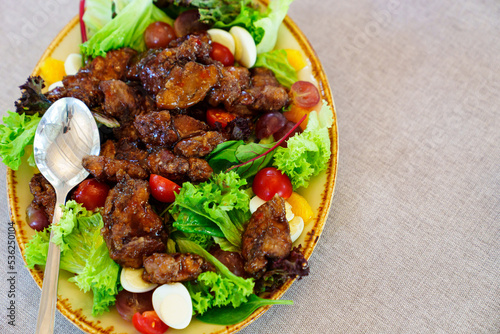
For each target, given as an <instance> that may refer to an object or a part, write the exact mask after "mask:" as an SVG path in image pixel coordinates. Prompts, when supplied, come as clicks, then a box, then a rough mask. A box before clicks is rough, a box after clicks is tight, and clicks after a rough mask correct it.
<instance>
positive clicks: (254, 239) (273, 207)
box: [241, 195, 292, 276]
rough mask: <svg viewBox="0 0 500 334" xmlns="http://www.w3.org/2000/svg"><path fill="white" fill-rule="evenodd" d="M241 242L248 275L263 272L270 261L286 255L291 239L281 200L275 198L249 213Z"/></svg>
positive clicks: (276, 196) (288, 251)
mask: <svg viewBox="0 0 500 334" xmlns="http://www.w3.org/2000/svg"><path fill="white" fill-rule="evenodd" d="M242 243H243V244H242V252H241V254H242V255H243V258H244V259H245V271H246V272H247V273H249V274H250V275H254V276H259V275H260V274H261V273H262V272H263V271H265V269H266V266H267V263H268V260H269V259H281V258H285V257H287V256H288V254H289V253H290V250H291V249H292V240H291V238H290V225H288V221H287V220H286V211H285V201H284V200H283V198H281V197H279V196H278V195H275V196H274V197H273V199H272V200H270V201H268V202H266V203H265V204H263V205H261V206H260V207H259V208H258V209H257V210H256V211H255V212H254V213H253V214H252V218H250V221H249V222H248V226H247V228H246V230H245V232H244V233H243V241H242Z"/></svg>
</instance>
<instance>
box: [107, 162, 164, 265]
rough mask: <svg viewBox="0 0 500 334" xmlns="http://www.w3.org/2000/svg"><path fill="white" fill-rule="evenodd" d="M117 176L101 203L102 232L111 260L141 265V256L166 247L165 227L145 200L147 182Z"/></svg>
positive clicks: (146, 198) (161, 250)
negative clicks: (114, 183)
mask: <svg viewBox="0 0 500 334" xmlns="http://www.w3.org/2000/svg"><path fill="white" fill-rule="evenodd" d="M120 173H123V172H120ZM118 179H120V182H118V183H117V185H116V186H115V187H114V188H112V189H111V190H110V192H109V194H108V197H107V198H106V203H105V204H104V212H103V220H104V227H103V228H102V230H101V234H102V236H103V238H104V240H105V241H106V245H107V246H108V249H109V254H110V257H111V258H112V259H113V260H115V261H116V262H117V263H118V264H120V265H122V266H125V267H132V268H140V267H142V265H143V258H144V257H146V256H149V255H152V254H154V253H161V252H164V251H165V244H164V243H163V240H165V233H166V231H164V230H163V222H162V220H161V218H160V217H159V216H158V215H157V214H156V213H155V212H154V211H153V209H152V208H151V206H150V205H149V203H148V200H149V196H150V188H149V183H148V182H147V181H144V180H135V179H131V178H130V177H129V176H128V175H120V176H118Z"/></svg>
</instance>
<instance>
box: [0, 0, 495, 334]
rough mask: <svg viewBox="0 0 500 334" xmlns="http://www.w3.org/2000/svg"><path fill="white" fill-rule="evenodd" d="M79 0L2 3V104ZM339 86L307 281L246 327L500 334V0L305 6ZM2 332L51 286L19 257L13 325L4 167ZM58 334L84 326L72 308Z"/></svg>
mask: <svg viewBox="0 0 500 334" xmlns="http://www.w3.org/2000/svg"><path fill="white" fill-rule="evenodd" d="M77 10H78V1H77V0H46V1H34V0H31V1H28V0H21V1H15V2H14V1H1V3H0V22H1V23H0V48H1V49H0V50H1V61H0V88H1V89H0V103H1V105H0V110H1V113H2V115H3V114H4V113H5V111H6V110H8V109H11V108H12V107H13V101H14V100H15V99H16V98H17V97H18V96H19V91H18V89H17V86H19V85H20V84H22V83H23V82H24V81H25V79H26V77H27V76H28V75H29V74H30V72H31V70H32V69H33V67H34V66H35V64H36V62H37V60H38V59H39V57H40V56H41V55H42V53H43V51H44V50H45V48H46V47H47V46H48V45H49V43H50V41H51V40H52V39H53V38H54V37H55V36H56V34H57V33H58V31H59V30H60V29H62V28H63V27H64V25H65V24H66V23H67V22H68V21H69V20H70V19H71V18H72V17H73V16H74V15H75V14H76V12H77ZM289 15H290V17H291V18H292V19H293V20H294V21H295V22H296V23H297V24H298V26H299V27H300V28H301V29H302V30H303V31H304V33H305V34H306V36H308V38H309V40H310V41H311V43H312V45H313V47H314V48H315V50H316V52H317V54H318V56H319V58H320V60H321V61H322V62H323V65H324V67H325V70H326V73H327V75H328V78H329V80H330V84H331V87H332V90H333V95H334V98H335V103H336V111H337V116H338V127H339V139H340V147H339V152H340V156H339V170H338V177H337V184H336V189H335V195H334V198H333V204H332V207H331V211H330V215H329V217H328V222H327V224H326V226H325V229H324V232H323V235H322V237H321V239H320V241H319V243H318V245H317V247H316V249H315V252H314V254H313V255H312V257H311V259H310V265H311V275H310V276H309V277H307V278H306V279H303V280H301V281H298V282H296V283H294V285H293V286H292V287H291V289H290V290H289V291H288V292H287V293H286V294H285V296H284V298H286V299H292V300H293V301H294V302H295V305H294V306H275V307H272V308H271V310H270V311H269V312H267V313H266V314H265V315H263V316H262V317H261V318H259V319H258V320H257V321H255V322H254V323H253V324H251V325H250V326H249V327H247V328H246V329H244V330H243V331H242V333H499V332H500V110H499V108H500V79H499V77H498V73H499V69H500V3H499V2H498V1H497V0H482V1H452V0H435V1H430V0H415V1H400V0H372V1H369V0H351V1H333V0H296V1H295V2H294V3H293V4H292V7H291V9H290V12H289ZM0 173H1V174H2V175H4V176H2V177H1V179H0V182H1V186H0V188H1V198H0V203H1V204H0V210H1V211H0V217H1V221H0V223H1V225H0V226H1V227H0V252H1V254H4V255H3V256H0V282H1V283H0V333H31V332H33V331H34V328H35V323H36V314H37V308H38V302H39V298H40V291H39V289H38V287H37V286H36V285H35V283H34V281H33V279H32V278H31V276H30V275H29V273H28V271H27V270H26V269H24V267H23V265H22V259H21V258H20V256H19V253H18V255H17V260H16V266H17V272H18V274H17V280H18V282H17V285H16V287H17V295H16V299H15V300H16V307H17V308H16V312H17V314H16V327H11V326H9V325H8V324H7V317H6V316H7V311H6V307H7V302H8V298H7V290H8V284H7V283H6V280H7V278H8V277H7V274H6V271H7V263H6V256H5V254H6V252H7V223H8V221H9V218H8V204H7V199H6V190H5V189H6V182H5V167H4V166H3V165H2V166H1V167H0ZM56 333H65V334H66V333H80V331H79V330H78V329H77V328H76V327H75V326H74V325H72V324H71V323H70V322H68V321H67V320H66V319H65V318H64V317H63V316H61V314H58V315H57V316H56Z"/></svg>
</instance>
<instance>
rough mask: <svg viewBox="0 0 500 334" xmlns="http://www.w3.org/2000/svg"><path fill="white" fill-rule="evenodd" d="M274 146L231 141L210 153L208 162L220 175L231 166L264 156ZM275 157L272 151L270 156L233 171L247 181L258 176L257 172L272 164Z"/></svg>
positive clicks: (271, 144)
mask: <svg viewBox="0 0 500 334" xmlns="http://www.w3.org/2000/svg"><path fill="white" fill-rule="evenodd" d="M273 145H274V144H273V143H270V144H261V143H248V144H245V142H244V141H243V140H238V141H235V140H230V141H226V142H224V143H222V144H220V145H218V146H217V147H216V148H215V150H213V151H212V152H211V153H210V155H209V156H208V157H207V159H206V160H207V162H208V164H209V165H210V167H212V169H213V170H214V172H215V173H220V172H223V171H225V170H227V169H228V168H230V167H231V166H234V165H237V164H240V163H243V162H246V161H248V160H250V159H253V158H255V157H257V156H259V155H261V154H263V153H264V152H266V151H267V150H269V149H270V148H271V147H273ZM273 155H274V151H271V152H269V154H266V155H265V156H262V157H260V158H258V159H256V160H255V161H253V162H251V163H249V164H246V165H244V166H241V167H238V168H235V169H233V171H234V172H236V173H238V175H239V176H240V177H241V178H243V179H247V178H249V177H252V176H254V175H255V174H257V172H258V171H259V170H261V169H262V168H264V167H266V166H268V165H269V164H270V163H271V160H272V158H273Z"/></svg>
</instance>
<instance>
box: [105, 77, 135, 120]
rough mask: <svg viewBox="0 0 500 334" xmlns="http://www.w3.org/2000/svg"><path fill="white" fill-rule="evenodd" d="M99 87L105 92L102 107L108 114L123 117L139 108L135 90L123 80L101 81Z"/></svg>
mask: <svg viewBox="0 0 500 334" xmlns="http://www.w3.org/2000/svg"><path fill="white" fill-rule="evenodd" d="M99 89H100V90H101V91H102V92H103V94H104V103H103V106H102V109H103V112H104V114H105V115H107V116H110V117H114V118H117V119H121V118H125V117H127V116H128V114H132V113H135V112H136V110H137V109H138V108H139V105H138V101H137V99H136V96H135V92H134V90H133V89H132V88H131V87H129V86H128V85H127V84H126V83H125V82H123V81H120V80H116V79H111V80H107V81H101V83H100V84H99Z"/></svg>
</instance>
